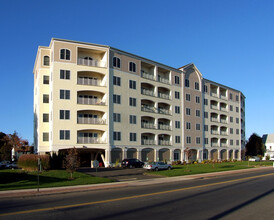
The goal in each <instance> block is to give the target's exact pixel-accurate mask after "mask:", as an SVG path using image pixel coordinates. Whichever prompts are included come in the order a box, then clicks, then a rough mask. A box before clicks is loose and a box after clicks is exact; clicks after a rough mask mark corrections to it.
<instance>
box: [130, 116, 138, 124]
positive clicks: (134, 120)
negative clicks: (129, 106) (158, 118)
mask: <svg viewBox="0 0 274 220" xmlns="http://www.w3.org/2000/svg"><path fill="white" fill-rule="evenodd" d="M129 123H130V124H136V123H137V116H136V115H129Z"/></svg>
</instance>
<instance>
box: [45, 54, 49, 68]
mask: <svg viewBox="0 0 274 220" xmlns="http://www.w3.org/2000/svg"><path fill="white" fill-rule="evenodd" d="M44 66H49V56H44Z"/></svg>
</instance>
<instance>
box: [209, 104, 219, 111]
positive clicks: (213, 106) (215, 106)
mask: <svg viewBox="0 0 274 220" xmlns="http://www.w3.org/2000/svg"><path fill="white" fill-rule="evenodd" d="M210 108H211V109H215V110H219V109H218V106H217V105H211V106H210Z"/></svg>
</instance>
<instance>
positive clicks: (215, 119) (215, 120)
mask: <svg viewBox="0 0 274 220" xmlns="http://www.w3.org/2000/svg"><path fill="white" fill-rule="evenodd" d="M210 121H212V122H219V121H218V118H210Z"/></svg>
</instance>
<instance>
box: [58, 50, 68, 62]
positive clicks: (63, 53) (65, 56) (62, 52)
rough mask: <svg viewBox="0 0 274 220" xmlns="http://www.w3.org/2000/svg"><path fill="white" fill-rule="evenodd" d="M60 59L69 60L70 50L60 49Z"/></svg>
mask: <svg viewBox="0 0 274 220" xmlns="http://www.w3.org/2000/svg"><path fill="white" fill-rule="evenodd" d="M60 59H61V60H70V50H68V49H61V50H60Z"/></svg>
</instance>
